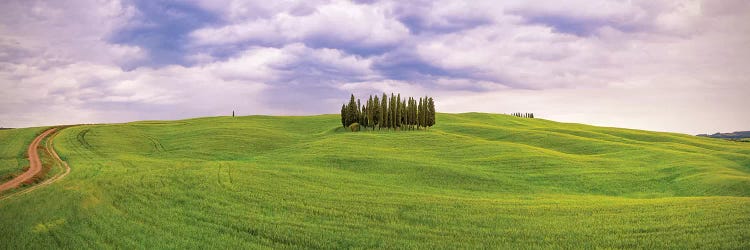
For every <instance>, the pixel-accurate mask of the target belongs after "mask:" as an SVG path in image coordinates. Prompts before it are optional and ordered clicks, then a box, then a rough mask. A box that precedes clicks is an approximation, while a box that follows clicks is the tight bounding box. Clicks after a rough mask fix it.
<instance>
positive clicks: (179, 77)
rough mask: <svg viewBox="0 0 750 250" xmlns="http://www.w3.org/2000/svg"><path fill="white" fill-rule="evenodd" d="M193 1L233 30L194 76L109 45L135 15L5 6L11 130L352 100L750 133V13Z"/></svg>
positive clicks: (652, 6)
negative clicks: (419, 100) (386, 96)
mask: <svg viewBox="0 0 750 250" xmlns="http://www.w3.org/2000/svg"><path fill="white" fill-rule="evenodd" d="M191 2H192V3H194V4H197V5H198V6H200V7H201V8H204V9H206V10H208V11H211V12H212V13H215V14H217V15H219V19H220V21H219V22H215V23H206V24H205V26H203V27H202V28H199V29H197V30H194V31H193V32H192V33H190V35H189V36H188V37H187V39H188V40H187V41H184V43H185V44H184V45H185V46H186V47H184V49H185V50H186V51H184V53H185V54H184V55H183V56H184V57H185V58H186V61H187V62H190V63H192V64H191V65H188V66H178V65H164V66H161V67H157V68H154V67H148V66H144V65H149V64H142V62H144V61H146V60H149V59H153V58H150V57H149V56H148V55H147V53H148V52H147V51H146V50H145V49H144V48H140V47H138V46H132V45H122V44H114V43H111V42H110V41H108V39H107V38H108V37H111V36H112V35H113V34H117V32H118V31H119V30H121V29H122V28H123V27H134V26H138V25H154V24H149V23H133V22H136V21H135V20H133V17H134V16H138V15H146V13H147V12H140V11H139V10H138V9H136V7H134V6H130V5H129V4H123V3H120V2H118V1H106V0H102V1H93V0H92V1H85V2H73V3H69V2H56V1H6V2H3V3H0V14H2V15H0V85H1V87H2V89H3V92H0V126H28V125H42V124H54V123H78V122H112V121H128V120H138V119H173V118H183V117H192V116H204V115H218V114H228V113H229V112H230V111H231V110H238V113H239V114H253V113H266V114H314V113H334V112H337V109H338V105H337V104H338V103H339V102H340V101H339V100H338V99H335V98H338V96H339V95H341V96H342V98H346V96H345V95H348V94H347V93H348V92H353V93H356V94H358V95H369V94H376V93H382V92H387V93H390V92H400V93H402V94H403V95H409V96H422V95H425V94H426V95H431V96H435V97H436V98H437V100H438V108H439V111H445V112H466V111H485V112H535V113H537V114H539V115H540V116H541V117H544V118H551V119H557V120H562V121H572V122H583V123H593V124H599V125H609V126H621V127H634V128H644V129H655V130H671V131H680V132H689V133H698V132H701V133H704V132H716V131H718V130H721V131H730V130H740V129H748V128H747V127H743V126H747V124H750V120H748V119H750V118H747V116H744V115H743V114H742V112H744V110H743V108H744V107H747V106H750V102H749V101H748V100H750V99H748V98H745V96H746V95H747V93H750V89H748V84H747V83H748V82H750V76H748V74H747V72H746V71H747V70H746V64H747V60H748V59H747V58H750V48H748V46H747V44H750V25H748V23H747V21H746V20H747V19H748V13H750V3H748V2H747V1H742V0H729V1H697V0H691V1H677V0H675V1H672V0H663V1H646V0H636V1H614V0H613V1H605V0H603V1H574V2H570V1H567V2H554V3H551V2H548V1H544V2H542V1H520V0H518V1H504V2H498V1H471V2H467V1H452V0H441V1H410V2H403V1H378V2H372V3H368V4H356V3H352V2H349V1H304V2H290V1H274V2H267V1H266V2H261V1H239V0H220V1H202V0H194V1H191ZM170 13H171V12H170ZM170 13H167V14H170ZM171 14H179V13H177V12H174V13H171ZM144 20H150V19H144ZM154 20H156V21H158V20H159V19H154ZM197 26H200V25H197ZM409 29H412V30H409ZM131 31H133V32H137V30H131ZM152 49H158V48H149V50H152ZM181 49H183V48H181ZM178 51H181V50H178ZM123 68H126V69H127V70H125V69H123ZM307 100H322V101H321V103H320V104H318V105H305V106H304V107H299V105H297V103H299V102H301V101H305V102H306V103H312V102H308V101H307ZM64 114H67V115H64Z"/></svg>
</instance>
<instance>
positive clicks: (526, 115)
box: [510, 113, 534, 118]
mask: <svg viewBox="0 0 750 250" xmlns="http://www.w3.org/2000/svg"><path fill="white" fill-rule="evenodd" d="M510 115H512V116H518V117H523V118H534V113H512V114H510Z"/></svg>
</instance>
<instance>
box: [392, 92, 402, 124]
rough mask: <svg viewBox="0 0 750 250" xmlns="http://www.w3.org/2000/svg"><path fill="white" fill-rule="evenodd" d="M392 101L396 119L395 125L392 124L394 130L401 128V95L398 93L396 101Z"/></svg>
mask: <svg viewBox="0 0 750 250" xmlns="http://www.w3.org/2000/svg"><path fill="white" fill-rule="evenodd" d="M394 101H395V102H396V107H395V112H394V113H395V117H396V119H395V120H396V123H395V124H393V127H394V129H395V128H398V127H401V93H399V94H398V95H397V96H396V100H394Z"/></svg>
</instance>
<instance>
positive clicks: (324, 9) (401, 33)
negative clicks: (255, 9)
mask: <svg viewBox="0 0 750 250" xmlns="http://www.w3.org/2000/svg"><path fill="white" fill-rule="evenodd" d="M292 10H293V9H291V10H285V11H282V12H279V13H276V14H274V15H272V16H270V17H268V18H260V19H249V20H243V21H242V22H239V23H232V24H230V25H227V26H222V27H208V28H203V29H199V30H196V31H194V32H193V33H192V34H191V36H192V38H193V39H194V43H195V44H196V45H216V44H231V43H238V42H248V41H252V42H260V43H270V44H278V43H282V44H283V43H296V42H310V43H313V44H316V45H320V46H322V47H333V46H342V47H347V46H352V47H360V48H371V47H382V46H389V45H394V44H396V43H398V42H400V41H402V40H403V39H405V38H406V36H407V35H408V32H409V31H408V29H407V28H406V27H405V26H404V25H403V24H401V23H400V22H398V21H397V20H394V19H392V18H390V17H389V13H387V11H386V10H383V9H379V8H372V7H368V6H363V5H357V4H353V3H351V2H348V1H337V2H334V3H330V4H325V5H322V6H319V7H317V8H315V9H314V11H311V12H310V13H309V14H307V15H295V14H294V13H289V12H288V11H292Z"/></svg>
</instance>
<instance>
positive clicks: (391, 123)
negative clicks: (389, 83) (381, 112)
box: [388, 93, 396, 130]
mask: <svg viewBox="0 0 750 250" xmlns="http://www.w3.org/2000/svg"><path fill="white" fill-rule="evenodd" d="M389 101H390V104H389V105H388V114H389V115H388V127H389V128H393V129H394V130H395V129H396V96H394V95H393V93H391V99H390V100H389Z"/></svg>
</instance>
